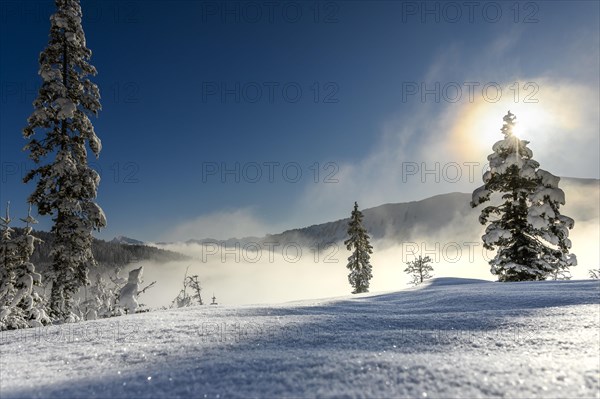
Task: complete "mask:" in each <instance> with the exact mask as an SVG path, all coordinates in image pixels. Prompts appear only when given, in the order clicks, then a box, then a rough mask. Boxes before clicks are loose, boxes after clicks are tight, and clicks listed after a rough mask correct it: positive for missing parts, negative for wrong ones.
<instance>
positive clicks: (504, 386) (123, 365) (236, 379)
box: [0, 278, 600, 399]
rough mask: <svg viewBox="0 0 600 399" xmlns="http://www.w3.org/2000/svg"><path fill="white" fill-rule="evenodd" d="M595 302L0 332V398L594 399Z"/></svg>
mask: <svg viewBox="0 0 600 399" xmlns="http://www.w3.org/2000/svg"><path fill="white" fill-rule="evenodd" d="M599 295H600V286H599V283H598V281H592V280H587V281H561V282H551V281H545V282H535V283H492V282H487V281H482V280H468V279H452V278H442V279H435V280H433V281H432V282H431V283H430V284H428V285H426V286H423V287H419V288H416V289H409V290H404V291H400V292H393V293H384V294H363V295H353V296H348V297H343V298H335V299H328V300H314V301H303V302H294V303H287V304H281V305H273V306H237V307H227V306H202V307H193V308H187V309H180V310H168V311H157V312H152V313H145V314H136V315H132V316H126V317H120V318H112V319H104V320H99V321H90V322H85V323H79V324H74V325H66V326H54V327H48V328H42V329H30V330H22V331H10V332H4V333H2V336H1V341H0V354H1V361H0V366H1V375H0V389H1V391H0V396H1V397H2V398H3V399H4V398H13V397H57V398H58V397H60V398H81V397H100V398H118V397H194V398H203V397H207V398H226V397H282V396H283V397H334V396H335V397H419V398H432V397H443V398H448V397H510V398H518V397H522V398H531V397H559V398H566V397H569V398H575V397H592V398H598V397H600V394H599V392H600V391H599V390H600V385H599V373H600V364H599V363H600V355H599V353H600V348H599V345H600V341H599V339H600V337H599V328H600V325H599V324H600V306H599V303H600V296H599Z"/></svg>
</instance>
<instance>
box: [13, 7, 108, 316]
mask: <svg viewBox="0 0 600 399" xmlns="http://www.w3.org/2000/svg"><path fill="white" fill-rule="evenodd" d="M56 7H57V11H56V13H55V14H54V15H52V17H51V18H50V22H51V28H50V40H49V44H48V47H47V48H46V49H45V50H44V51H42V52H41V53H40V57H39V63H40V69H39V74H40V76H41V77H42V79H43V83H42V86H41V88H40V90H39V95H38V97H37V99H36V100H35V101H34V102H33V106H34V108H35V110H34V112H33V113H32V114H31V116H30V117H29V119H28V125H27V127H25V128H24V129H23V135H24V137H25V138H26V139H30V141H29V143H28V144H27V145H26V146H25V149H26V150H28V151H29V156H30V158H31V159H32V160H33V161H34V162H35V164H36V167H35V168H34V169H32V170H31V172H30V173H28V174H27V176H25V179H24V181H25V182H26V183H27V182H29V181H31V180H33V179H36V180H37V185H36V188H35V191H34V192H33V193H32V194H31V196H30V199H29V200H30V202H32V203H34V204H35V205H36V206H37V208H38V212H39V214H40V215H52V216H53V221H54V225H53V227H52V232H53V233H54V234H55V236H56V241H55V244H54V248H53V251H52V256H53V264H52V273H53V284H52V291H51V296H50V309H51V312H52V314H53V315H54V316H56V317H60V318H64V319H67V320H73V319H76V317H75V316H74V315H73V314H72V312H71V310H72V307H73V301H74V299H73V297H74V295H75V294H76V293H77V291H78V290H79V288H80V287H81V286H83V285H85V284H88V276H87V273H88V268H89V266H90V265H93V264H94V263H95V261H94V257H93V254H92V250H91V244H92V234H91V233H92V230H94V229H100V228H102V227H104V226H105V225H106V218H105V216H104V213H103V211H102V209H101V208H100V207H99V206H98V205H97V204H96V203H95V202H94V200H95V198H96V193H97V189H98V184H99V182H100V176H99V175H98V173H96V172H95V171H94V170H93V169H91V168H90V167H89V165H88V159H87V157H88V155H87V147H86V145H89V147H90V149H91V150H92V152H93V153H94V155H95V156H96V157H97V156H98V155H99V153H100V150H101V143H100V139H99V138H98V137H97V136H96V133H95V132H94V127H93V126H92V123H91V121H90V119H89V116H91V115H94V116H97V114H98V111H99V110H100V109H101V106H100V94H99V91H98V87H97V86H96V85H95V84H94V83H92V82H91V81H90V80H89V79H88V78H87V76H88V75H95V74H96V69H95V68H94V67H93V66H92V65H91V64H90V63H89V59H90V57H91V55H92V52H91V51H90V50H89V49H88V48H87V47H86V42H85V35H84V32H83V28H82V26H81V18H82V13H81V6H80V4H79V0H56ZM37 130H40V131H41V132H40V133H42V134H43V135H42V136H41V139H36V138H35V137H33V136H34V135H35V133H36V131H37Z"/></svg>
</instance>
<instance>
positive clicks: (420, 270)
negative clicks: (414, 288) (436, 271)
mask: <svg viewBox="0 0 600 399" xmlns="http://www.w3.org/2000/svg"><path fill="white" fill-rule="evenodd" d="M430 263H431V258H430V257H429V256H426V257H424V258H423V257H422V256H421V255H419V257H418V258H417V259H415V260H414V261H412V262H407V263H406V265H407V267H406V269H404V272H406V273H408V274H410V276H411V277H412V280H411V282H410V284H412V285H419V284H422V283H423V281H425V280H427V279H430V278H431V277H433V275H432V274H431V272H432V271H433V266H431V264H430Z"/></svg>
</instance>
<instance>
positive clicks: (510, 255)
mask: <svg viewBox="0 0 600 399" xmlns="http://www.w3.org/2000/svg"><path fill="white" fill-rule="evenodd" d="M515 124H516V117H515V115H514V114H512V113H511V112H510V111H509V112H508V114H507V115H506V116H504V124H503V126H502V129H501V131H502V133H503V134H504V139H503V140H500V141H498V142H496V143H495V144H494V146H493V147H492V149H493V151H494V152H493V153H492V154H491V155H489V156H488V161H489V166H490V169H489V170H488V171H487V172H485V174H484V175H483V182H484V185H483V186H482V187H479V188H478V189H476V190H475V191H474V192H473V198H472V201H471V206H472V207H476V206H478V205H479V204H482V203H484V202H487V201H490V198H491V203H492V205H490V206H487V207H486V208H484V209H483V210H482V211H481V215H480V217H479V221H480V222H481V224H484V225H485V224H487V228H486V231H485V234H484V235H483V237H482V239H483V246H484V248H486V249H489V250H495V249H497V252H496V256H495V257H494V258H493V259H492V260H491V261H490V265H491V272H492V274H494V275H497V276H498V280H499V281H526V280H544V279H546V278H548V277H550V276H553V275H564V274H565V273H566V272H567V271H568V268H569V267H571V266H574V265H576V264H577V259H576V257H575V255H573V254H569V249H570V248H571V241H570V240H569V238H568V237H569V229H571V228H573V225H574V221H573V219H571V218H569V217H566V216H563V215H561V214H560V212H559V207H560V205H564V203H565V194H564V192H563V191H562V190H561V189H560V188H558V182H559V180H560V178H559V177H557V176H554V175H552V174H551V173H549V172H547V171H545V170H542V169H539V166H540V165H539V163H538V162H536V161H535V160H533V158H532V156H533V153H532V151H531V150H530V149H529V148H528V147H527V144H529V142H528V141H525V140H520V139H519V138H518V137H516V136H515V135H514V134H513V128H514V126H515ZM492 194H496V195H495V196H494V197H491V196H492Z"/></svg>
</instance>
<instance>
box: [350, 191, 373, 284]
mask: <svg viewBox="0 0 600 399" xmlns="http://www.w3.org/2000/svg"><path fill="white" fill-rule="evenodd" d="M362 219H363V214H362V212H361V211H359V210H358V204H357V203H356V202H355V203H354V210H353V211H352V214H351V216H350V223H349V224H348V236H349V238H348V239H347V240H346V241H344V245H346V249H348V250H349V251H353V252H352V255H350V256H349V257H348V265H347V266H346V267H347V268H348V269H349V270H350V273H349V274H348V282H349V283H350V285H351V286H352V288H354V290H353V291H352V293H353V294H360V293H361V292H369V281H370V280H371V278H372V277H373V273H372V270H373V266H371V263H370V259H371V254H372V253H373V247H372V246H371V244H369V235H368V234H367V230H366V229H365V228H364V227H363V225H362Z"/></svg>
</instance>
